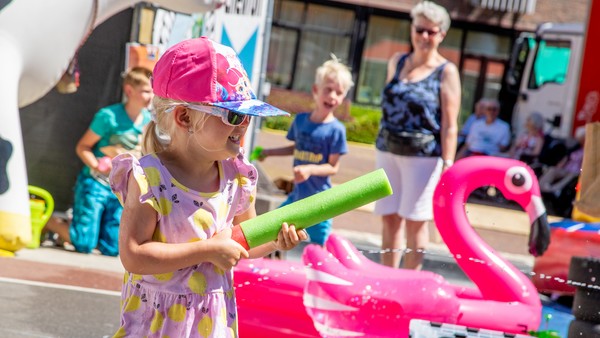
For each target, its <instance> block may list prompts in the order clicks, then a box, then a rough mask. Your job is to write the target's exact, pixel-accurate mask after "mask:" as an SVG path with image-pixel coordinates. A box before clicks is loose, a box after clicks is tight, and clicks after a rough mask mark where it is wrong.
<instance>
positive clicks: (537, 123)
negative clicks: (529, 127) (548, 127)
mask: <svg viewBox="0 0 600 338" xmlns="http://www.w3.org/2000/svg"><path fill="white" fill-rule="evenodd" d="M529 121H531V123H532V124H533V126H534V127H535V129H537V130H544V117H543V116H542V114H541V113H538V112H533V113H531V114H530V115H529Z"/></svg>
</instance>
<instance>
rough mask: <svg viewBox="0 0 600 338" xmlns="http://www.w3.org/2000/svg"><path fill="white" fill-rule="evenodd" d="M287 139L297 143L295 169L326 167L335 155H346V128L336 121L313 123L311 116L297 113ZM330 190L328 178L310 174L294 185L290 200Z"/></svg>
mask: <svg viewBox="0 0 600 338" xmlns="http://www.w3.org/2000/svg"><path fill="white" fill-rule="evenodd" d="M287 139H288V140H290V141H294V142H295V149H294V166H297V165H301V164H324V163H328V162H329V156H330V155H332V154H342V155H343V154H346V153H347V152H348V144H347V143H346V127H345V126H344V124H343V123H341V122H340V121H339V120H337V119H335V120H333V121H331V122H327V123H313V122H311V121H310V114H309V113H301V114H297V115H296V117H295V118H294V121H293V122H292V126H291V127H290V129H289V130H288V133H287ZM329 188H331V180H330V178H329V176H315V175H311V176H310V177H309V178H308V180H306V181H304V182H302V183H300V184H295V185H294V190H293V191H292V192H291V193H290V196H289V198H291V199H292V201H294V202H295V201H298V200H301V199H303V198H305V197H308V196H312V195H314V194H316V193H318V192H321V191H324V190H327V189H329Z"/></svg>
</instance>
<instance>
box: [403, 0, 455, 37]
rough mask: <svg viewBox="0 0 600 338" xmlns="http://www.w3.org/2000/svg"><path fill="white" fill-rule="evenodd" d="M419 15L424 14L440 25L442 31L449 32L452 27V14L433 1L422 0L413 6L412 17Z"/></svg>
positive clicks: (426, 17)
mask: <svg viewBox="0 0 600 338" xmlns="http://www.w3.org/2000/svg"><path fill="white" fill-rule="evenodd" d="M417 16H422V17H424V18H425V19H427V20H429V21H431V22H433V23H435V24H437V25H439V26H440V30H441V31H442V32H447V31H448V29H449V28H450V14H448V11H447V10H446V9H445V8H444V7H442V6H440V5H438V4H436V3H434V2H432V1H422V2H420V3H418V4H417V5H416V6H415V7H413V9H412V10H411V11H410V17H411V18H412V19H413V20H414V19H415V18H416V17H417Z"/></svg>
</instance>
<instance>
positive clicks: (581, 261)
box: [569, 256, 600, 307]
mask: <svg viewBox="0 0 600 338" xmlns="http://www.w3.org/2000/svg"><path fill="white" fill-rule="evenodd" d="M569 280H571V282H572V283H573V286H574V287H579V286H582V285H581V284H585V286H587V285H588V284H591V285H596V286H600V258H595V257H578V256H573V257H571V264H570V265H569ZM599 307H600V306H599Z"/></svg>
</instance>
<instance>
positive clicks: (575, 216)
mask: <svg viewBox="0 0 600 338" xmlns="http://www.w3.org/2000/svg"><path fill="white" fill-rule="evenodd" d="M580 184H581V182H579V183H577V188H575V190H577V192H576V195H575V200H576V201H578V200H579V193H580V190H581V189H580ZM571 219H572V220H574V221H577V222H584V223H600V217H594V216H590V215H588V214H586V213H584V212H582V211H580V210H579V209H578V208H577V206H573V211H572V212H571Z"/></svg>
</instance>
